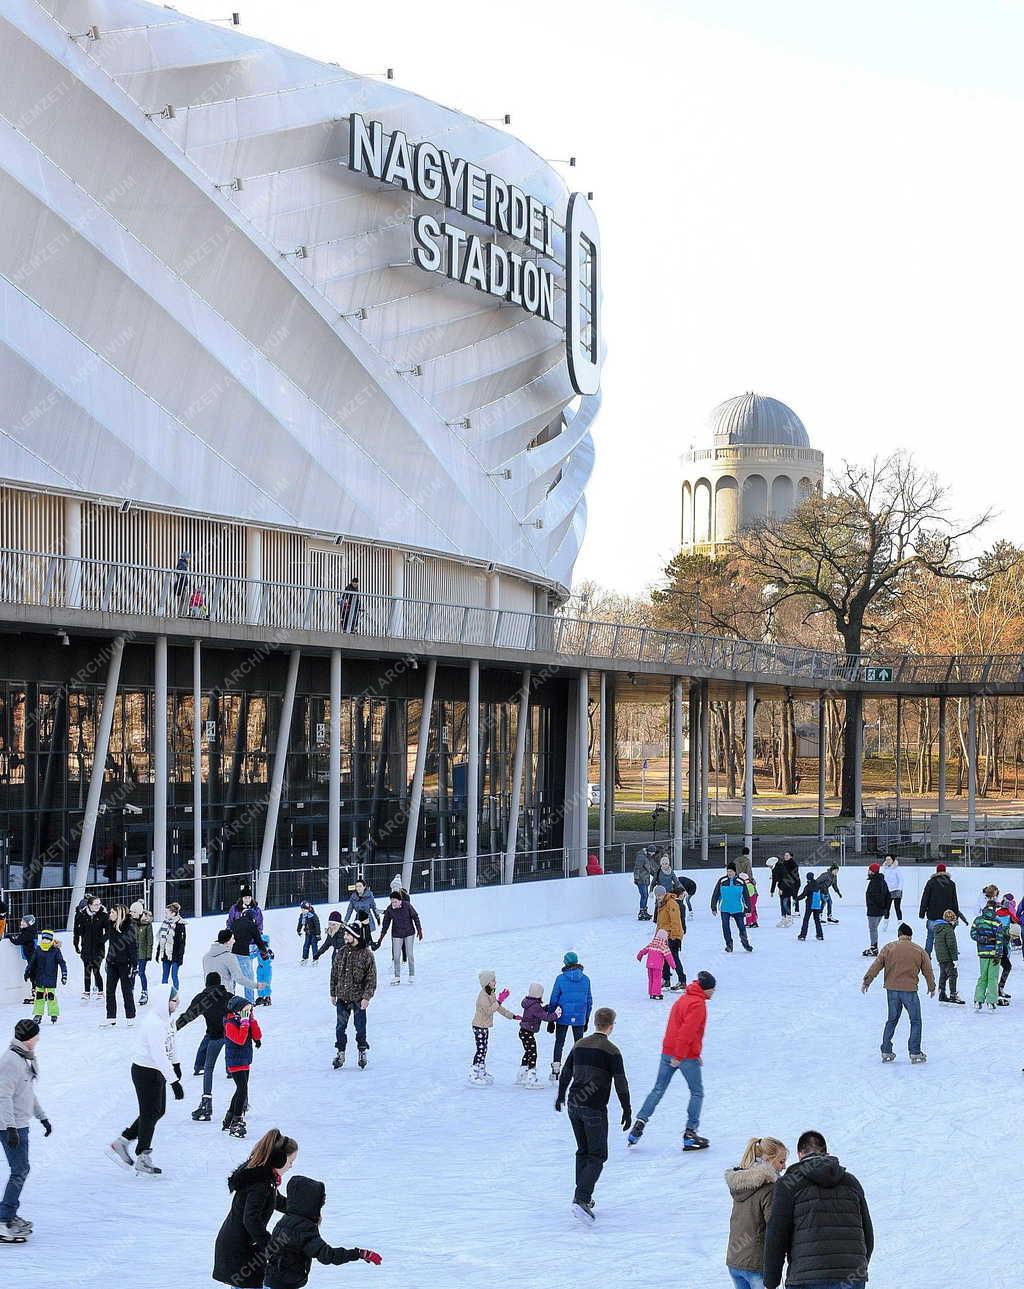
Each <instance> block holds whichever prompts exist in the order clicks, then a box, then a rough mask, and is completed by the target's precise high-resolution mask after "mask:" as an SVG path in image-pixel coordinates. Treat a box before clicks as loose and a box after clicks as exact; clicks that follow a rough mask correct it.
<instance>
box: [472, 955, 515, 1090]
mask: <svg viewBox="0 0 1024 1289" xmlns="http://www.w3.org/2000/svg"><path fill="white" fill-rule="evenodd" d="M479 979H480V992H479V993H478V994H477V996H476V1010H475V1011H474V1012H473V1042H474V1044H475V1049H476V1050H475V1051H474V1053H473V1064H472V1065H471V1066H470V1070H469V1082H470V1086H471V1087H487V1086H489V1085H490V1084H491V1083H493V1082H494V1075H493V1074H488V1072H487V1045H488V1039H489V1038H490V1034H491V1027H492V1026H493V1025H494V1017H495V1013H497V1014H498V1015H500V1016H504V1017H505V1019H506V1020H518V1021H521V1020H522V1019H523V1018H522V1016H517V1015H516V1013H515V1012H510V1011H508V1010H507V1009H506V1008H505V1007H503V1006H502V1003H503V1002H504V1001H505V999H506V998H507V997H508V993H509V991H508V990H507V989H503V990H502V991H501V993H498V992H497V988H498V984H497V977H496V976H495V974H494V972H493V971H481V972H480V977H479Z"/></svg>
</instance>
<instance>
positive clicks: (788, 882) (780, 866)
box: [768, 850, 800, 926]
mask: <svg viewBox="0 0 1024 1289" xmlns="http://www.w3.org/2000/svg"><path fill="white" fill-rule="evenodd" d="M776 891H778V892H779V911H780V913H781V920H780V922H779V926H789V924H790V923H791V922H792V920H793V906H794V902H795V901H796V898H797V896H798V895H799V894H800V869H799V867H798V866H797V862H796V860H795V859H794V858H793V856H792V855H791V854H790V853H789V851H788V850H787V851H786V852H785V853H784V854H783V856H782V858H781V859H780V860H779V862H778V863H777V864H776V865H775V866H774V868H773V869H772V885H771V890H770V891H769V892H768V894H769V895H774V894H775V892H776ZM797 912H799V908H798V909H797Z"/></svg>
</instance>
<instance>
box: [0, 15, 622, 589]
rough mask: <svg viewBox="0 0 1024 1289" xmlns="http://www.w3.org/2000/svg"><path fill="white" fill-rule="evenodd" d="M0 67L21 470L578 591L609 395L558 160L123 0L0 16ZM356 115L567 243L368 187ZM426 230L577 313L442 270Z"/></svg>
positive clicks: (26, 477)
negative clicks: (473, 246) (576, 577)
mask: <svg viewBox="0 0 1024 1289" xmlns="http://www.w3.org/2000/svg"><path fill="white" fill-rule="evenodd" d="M91 29H92V30H91ZM0 65H2V66H3V68H4V75H3V76H2V77H0V209H2V210H3V212H4V216H5V218H4V233H5V235H4V237H3V238H2V239H0V477H3V478H5V479H9V480H13V481H16V482H20V483H24V484H27V485H29V486H38V487H45V488H53V489H58V490H62V491H74V492H81V493H86V494H91V495H101V496H115V497H123V498H131V499H132V500H133V501H136V502H138V503H140V504H143V505H147V504H148V505H152V506H158V507H169V508H174V509H188V510H192V511H197V512H200V513H205V514H212V515H219V516H225V517H230V518H234V519H240V520H245V521H249V522H253V523H263V524H271V525H280V526H285V527H288V528H295V529H301V530H304V531H310V532H320V533H328V534H345V535H346V536H348V537H353V538H362V539H366V540H370V541H379V542H384V543H387V544H393V545H400V546H410V547H415V548H418V549H423V550H429V551H434V552H437V553H439V554H445V555H448V556H451V557H455V558H459V557H462V558H466V559H471V560H474V561H484V562H492V561H493V562H495V563H497V564H499V565H501V566H502V567H505V568H511V569H513V570H516V571H518V572H521V573H523V574H524V575H526V576H528V577H530V578H532V579H535V580H540V581H544V582H547V583H552V584H555V585H557V586H567V585H568V584H569V582H570V580H571V574H572V565H573V562H574V560H575V558H576V555H577V553H578V550H579V543H580V540H581V538H582V528H583V513H584V512H583V507H582V497H583V489H584V486H585V484H586V482H587V479H588V477H589V473H590V468H591V463H592V459H593V445H592V441H591V438H590V433H589V427H590V423H591V421H592V419H593V414H594V412H595V411H596V404H597V397H596V396H595V395H592V394H589V393H588V394H586V395H585V396H584V397H583V399H582V400H579V398H578V395H577V393H576V391H575V390H574V388H573V383H572V381H571V380H570V376H569V370H568V364H567V361H566V350H565V285H566V284H565V272H564V268H563V265H562V260H563V259H564V255H565V248H564V236H563V226H564V222H565V217H566V209H567V204H568V199H569V194H568V192H567V191H566V188H565V186H564V184H563V183H562V181H561V179H560V178H559V176H558V175H557V173H556V172H555V171H554V170H553V169H552V168H551V167H550V166H549V165H547V164H546V163H545V162H543V161H542V160H541V159H540V158H538V157H537V156H536V154H535V153H533V152H532V151H531V150H530V149H529V148H527V147H525V146H524V145H523V144H522V143H520V142H519V141H518V140H516V139H514V138H512V137H510V136H509V135H507V134H505V133H503V132H502V131H500V130H496V129H494V128H492V127H491V126H489V125H486V124H483V123H482V122H480V121H477V120H475V119H473V118H471V117H467V116H463V115H461V114H460V113H458V112H454V111H452V110H450V109H449V108H445V107H441V106H439V105H438V104H435V103H431V102H428V101H427V100H425V99H422V98H419V97H417V96H416V95H414V94H410V93H408V92H406V91H404V90H401V89H399V88H397V87H396V86H395V85H394V84H393V83H390V82H387V81H383V80H381V81H377V80H369V79H366V78H363V77H359V76H355V75H353V74H352V73H350V72H346V71H344V70H343V69H342V68H340V67H336V66H334V65H332V64H324V63H319V62H316V61H314V60H312V59H309V58H305V57H302V56H300V55H298V54H293V53H290V52H288V51H287V50H283V49H280V48H277V47H276V46H273V45H269V44H266V43H264V42H261V41H258V40H253V39H251V38H249V37H247V36H244V35H242V34H240V33H239V32H238V31H237V30H236V29H232V28H229V27H221V26H215V25H210V24H207V23H202V22H198V21H195V20H193V19H191V18H188V17H186V16H185V15H183V14H180V13H177V12H176V11H174V10H171V9H165V8H162V7H158V6H155V5H148V4H139V3H131V2H128V0H44V2H43V3H35V2H34V0H0ZM168 109H170V110H168ZM353 113H355V114H358V116H359V117H360V118H361V119H362V120H364V121H365V122H367V123H372V122H380V123H381V126H382V127H383V130H384V132H385V137H386V138H390V139H394V137H395V135H396V132H401V133H402V134H403V135H404V136H405V138H407V140H408V143H409V146H410V149H412V148H413V147H414V145H415V144H417V143H425V142H427V141H429V142H430V143H432V144H434V145H436V147H437V149H438V150H441V149H443V150H445V151H446V152H447V153H448V154H450V156H451V157H453V158H456V159H461V160H463V161H465V162H466V163H467V164H468V165H469V166H471V167H479V168H480V172H481V173H482V174H485V175H490V176H498V177H500V179H499V181H498V182H499V185H501V184H502V183H504V188H503V191H506V195H507V189H508V188H509V186H514V187H515V188H516V189H518V190H519V192H520V193H521V194H523V195H525V197H526V198H532V199H534V202H533V206H534V207H535V209H536V210H538V211H540V210H544V209H546V210H547V211H548V212H549V215H548V216H547V217H545V216H540V215H538V216H537V221H538V222H537V223H536V224H535V225H534V227H535V228H540V227H541V226H542V225H544V221H545V219H546V220H547V224H546V238H547V241H546V243H545V237H543V236H539V237H535V238H534V239H533V240H534V245H532V246H531V245H529V244H527V240H526V239H524V237H523V236H521V235H520V236H518V237H517V236H516V235H515V234H516V232H517V231H520V232H521V230H516V229H514V228H510V229H509V231H507V232H506V231H504V228H503V227H501V226H499V227H497V228H496V227H494V226H493V225H494V221H493V220H492V221H490V223H491V226H488V221H486V220H481V219H480V218H479V217H478V218H473V217H472V214H467V213H466V211H464V210H457V209H454V210H453V209H451V208H450V207H447V206H446V205H444V204H442V202H441V201H439V200H428V199H427V198H425V197H424V196H421V195H420V194H419V193H418V192H416V191H407V190H405V189H404V188H403V187H400V186H398V185H397V184H395V183H387V182H384V181H383V180H382V179H379V178H376V177H374V176H373V175H372V174H366V173H357V172H356V171H354V170H353V169H351V168H350V166H349V140H350V131H351V129H352V125H351V118H352V114H353ZM487 183H490V180H487V181H484V180H480V181H479V191H480V200H481V202H483V201H484V196H483V194H484V191H485V186H486V184H487ZM487 191H488V193H489V191H490V190H489V189H488V190H487ZM500 199H501V198H500V194H499V200H500ZM428 216H429V217H431V218H432V220H433V221H435V222H436V225H447V227H448V228H449V229H450V230H452V231H451V232H450V233H448V234H447V236H448V237H449V238H450V239H453V240H450V242H449V243H447V244H448V245H449V246H450V247H451V248H454V247H455V246H456V245H468V241H472V239H473V237H474V235H475V236H476V237H477V238H479V240H480V242H481V243H483V244H484V245H483V252H484V253H485V254H487V255H489V256H495V257H497V258H499V259H502V260H503V261H504V262H505V264H506V266H507V265H514V264H518V266H519V267H518V269H517V270H514V271H515V272H518V273H519V275H520V277H519V279H516V280H520V279H521V280H522V281H524V282H525V287H526V290H525V294H526V296H527V303H528V302H529V301H528V297H529V293H530V292H529V288H530V285H531V282H532V283H533V285H534V286H536V283H537V281H538V280H539V279H540V278H541V277H543V278H544V281H545V283H546V285H547V288H548V290H549V293H550V294H551V295H553V299H554V307H553V311H552V310H547V309H546V308H545V307H544V306H543V305H542V306H540V307H538V308H535V309H529V308H528V307H526V305H524V306H523V307H520V305H519V304H518V303H517V302H515V297H514V296H513V299H512V300H511V301H510V300H509V299H507V298H504V299H503V298H499V296H498V295H497V294H491V293H490V292H491V291H492V290H495V286H494V283H495V282H497V279H495V278H489V279H488V282H487V283H484V282H483V279H482V278H481V279H480V280H479V281H478V285H477V286H474V285H472V284H471V282H472V280H473V279H472V277H469V276H468V270H467V280H466V281H461V280H453V277H452V276H450V275H449V274H448V273H445V272H441V271H435V272H430V271H426V270H425V269H424V268H423V267H420V261H417V260H416V259H415V258H414V251H415V249H416V246H417V238H418V236H419V235H420V230H421V229H423V228H426V229H427V230H428V232H429V230H430V229H431V228H432V227H434V224H432V223H431V222H430V220H427V219H425V217H428ZM417 221H419V222H417ZM454 239H458V241H456V240H454ZM464 239H468V241H466V240H464ZM488 246H494V247H497V248H499V249H497V250H494V251H488V250H487V247H488ZM451 254H452V256H454V254H455V252H454V249H452V251H451ZM499 267H500V266H499ZM456 269H457V265H456ZM531 275H532V276H531ZM594 278H595V280H596V269H595V270H594ZM498 289H500V283H498ZM595 289H596V288H595ZM546 312H551V313H552V316H551V318H550V320H549V319H548V318H547V317H546V316H545V313H546ZM595 354H596V355H597V357H596V361H597V363H598V364H599V361H600V355H599V354H597V345H596V342H595ZM570 403H573V404H574V406H573V407H570V406H569V405H570Z"/></svg>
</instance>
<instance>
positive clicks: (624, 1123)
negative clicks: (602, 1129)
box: [622, 1110, 629, 1132]
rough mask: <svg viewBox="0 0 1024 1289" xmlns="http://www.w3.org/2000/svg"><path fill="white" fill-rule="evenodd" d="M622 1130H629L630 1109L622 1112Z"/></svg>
mask: <svg viewBox="0 0 1024 1289" xmlns="http://www.w3.org/2000/svg"><path fill="white" fill-rule="evenodd" d="M622 1131H623V1132H628V1131H629V1111H628V1110H623V1112H622Z"/></svg>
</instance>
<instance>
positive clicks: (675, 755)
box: [672, 676, 686, 869]
mask: <svg viewBox="0 0 1024 1289" xmlns="http://www.w3.org/2000/svg"><path fill="white" fill-rule="evenodd" d="M685 827H686V821H685V820H684V818H683V678H682V676H674V677H673V678H672V866H673V868H676V869H679V868H682V865H683V830H684V829H685Z"/></svg>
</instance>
